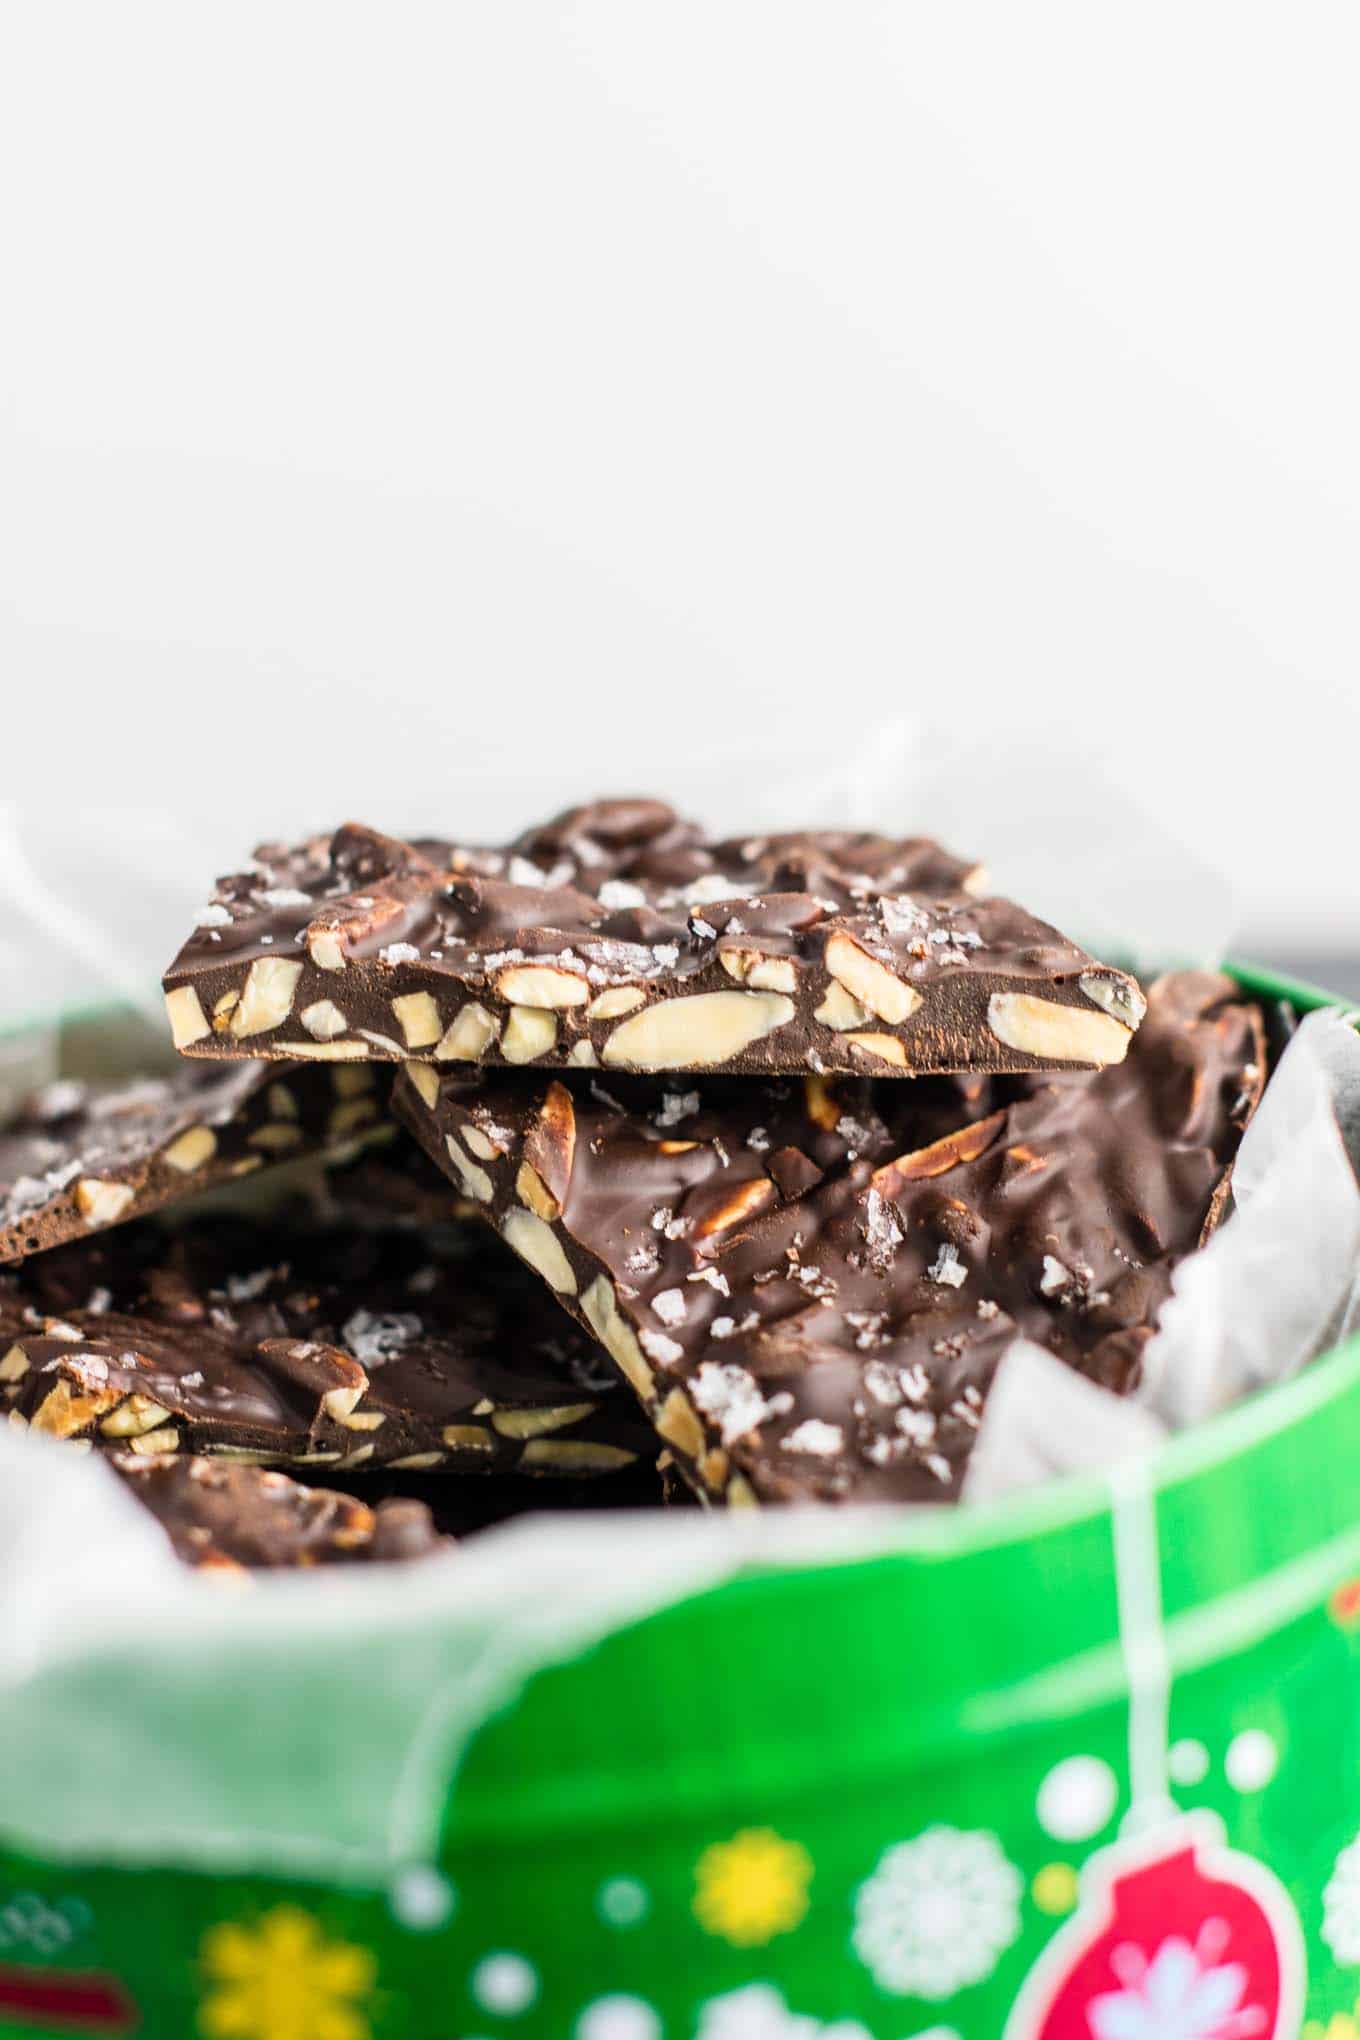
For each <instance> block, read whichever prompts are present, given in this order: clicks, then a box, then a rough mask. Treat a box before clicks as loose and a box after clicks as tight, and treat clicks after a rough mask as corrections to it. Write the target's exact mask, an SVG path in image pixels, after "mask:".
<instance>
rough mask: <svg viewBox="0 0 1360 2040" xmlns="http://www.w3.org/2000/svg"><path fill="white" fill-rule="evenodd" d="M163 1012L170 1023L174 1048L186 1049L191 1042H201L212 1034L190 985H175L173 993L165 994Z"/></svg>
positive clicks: (196, 995)
mask: <svg viewBox="0 0 1360 2040" xmlns="http://www.w3.org/2000/svg"><path fill="white" fill-rule="evenodd" d="M165 1012H166V1018H167V1019H168V1020H169V1022H170V1039H171V1040H172V1041H173V1042H174V1044H175V1047H176V1048H188V1047H190V1046H191V1044H192V1043H193V1042H195V1041H202V1039H203V1037H204V1035H205V1034H211V1033H212V1028H211V1027H210V1026H209V1025H208V1019H207V1015H206V1014H205V1013H204V1011H203V1008H202V1006H201V1005H200V1003H199V997H198V993H197V992H196V991H195V990H194V988H193V986H192V985H177V986H176V988H175V990H174V991H173V992H167V993H166V995H165Z"/></svg>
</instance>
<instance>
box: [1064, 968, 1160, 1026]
mask: <svg viewBox="0 0 1360 2040" xmlns="http://www.w3.org/2000/svg"><path fill="white" fill-rule="evenodd" d="M1077 982H1078V983H1079V984H1080V986H1081V988H1082V990H1083V992H1085V994H1086V996H1087V998H1088V999H1089V1000H1090V1001H1091V1003H1092V1005H1094V1006H1099V1007H1100V1009H1101V1011H1102V1012H1103V1013H1108V1014H1109V1016H1110V1018H1111V1019H1112V1020H1120V1021H1122V1022H1123V1024H1124V1026H1125V1027H1140V1026H1141V1025H1142V1023H1143V1016H1144V1014H1145V1013H1146V1012H1147V1000H1146V999H1145V998H1144V997H1143V994H1142V993H1141V992H1140V991H1139V989H1138V987H1137V985H1135V984H1133V983H1131V982H1128V981H1126V980H1125V979H1124V978H1116V977H1101V976H1100V975H1099V974H1098V973H1097V972H1095V971H1086V972H1084V973H1083V975H1082V976H1081V977H1080V978H1079V979H1078V980H1077Z"/></svg>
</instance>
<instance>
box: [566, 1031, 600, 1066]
mask: <svg viewBox="0 0 1360 2040" xmlns="http://www.w3.org/2000/svg"><path fill="white" fill-rule="evenodd" d="M567 1061H568V1062H569V1063H570V1064H571V1065H572V1066H573V1068H575V1069H578V1070H595V1069H598V1068H599V1066H600V1058H599V1057H598V1056H597V1055H596V1053H595V1044H594V1042H593V1041H587V1040H586V1039H585V1037H584V1036H582V1038H581V1040H580V1041H574V1042H573V1043H572V1045H571V1052H570V1054H569V1055H568V1057H567Z"/></svg>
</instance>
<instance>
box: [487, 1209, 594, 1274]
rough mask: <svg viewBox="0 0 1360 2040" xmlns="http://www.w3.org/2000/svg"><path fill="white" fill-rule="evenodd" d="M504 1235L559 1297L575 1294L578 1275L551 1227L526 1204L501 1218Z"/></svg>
mask: <svg viewBox="0 0 1360 2040" xmlns="http://www.w3.org/2000/svg"><path fill="white" fill-rule="evenodd" d="M501 1236H502V1238H503V1239H504V1240H505V1242H506V1245H507V1246H511V1247H513V1248H514V1250H515V1252H516V1253H517V1254H518V1255H519V1257H520V1259H521V1260H522V1261H527V1262H528V1263H529V1266H530V1267H531V1268H536V1269H537V1271H538V1273H539V1274H540V1275H541V1276H542V1277H543V1280H544V1281H545V1282H546V1283H547V1284H548V1286H549V1288H551V1289H555V1290H556V1291H557V1293H558V1295H559V1296H575V1294H576V1276H575V1273H574V1271H573V1269H572V1265H571V1262H570V1261H569V1260H568V1259H567V1257H566V1255H565V1253H564V1252H563V1251H562V1242H561V1241H560V1240H559V1239H558V1237H557V1234H556V1233H555V1232H554V1231H553V1230H552V1227H551V1226H549V1225H547V1224H546V1223H545V1222H544V1220H543V1219H541V1218H539V1217H538V1216H537V1214H536V1213H534V1212H532V1211H526V1210H525V1209H524V1207H523V1205H513V1206H512V1207H511V1209H510V1210H509V1211H507V1212H506V1214H505V1216H504V1218H503V1219H502V1220H501Z"/></svg>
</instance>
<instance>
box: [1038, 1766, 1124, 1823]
mask: <svg viewBox="0 0 1360 2040" xmlns="http://www.w3.org/2000/svg"><path fill="white" fill-rule="evenodd" d="M1118 1798H1119V1781H1118V1779H1117V1778H1116V1777H1115V1775H1114V1772H1113V1771H1112V1770H1111V1769H1110V1767H1109V1765H1108V1764H1107V1763H1105V1762H1104V1760H1103V1759H1102V1758H1100V1757H1064V1759H1063V1761H1062V1762H1061V1763H1060V1764H1055V1765H1054V1766H1053V1769H1052V1770H1051V1771H1050V1772H1049V1774H1048V1776H1047V1777H1046V1778H1045V1779H1044V1782H1043V1784H1042V1785H1041V1786H1040V1787H1039V1797H1038V1800H1037V1802H1036V1806H1035V1811H1036V1812H1037V1814H1038V1816H1039V1825H1040V1827H1041V1828H1042V1829H1043V1830H1044V1833H1045V1834H1049V1835H1052V1837H1053V1839H1054V1841H1057V1842H1084V1841H1087V1840H1089V1838H1090V1837H1091V1836H1092V1835H1098V1834H1099V1833H1100V1830H1101V1829H1102V1828H1103V1827H1106V1826H1108V1824H1109V1821H1110V1817H1111V1815H1112V1814H1113V1813H1114V1809H1115V1804H1116V1802H1117V1800H1118Z"/></svg>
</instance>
